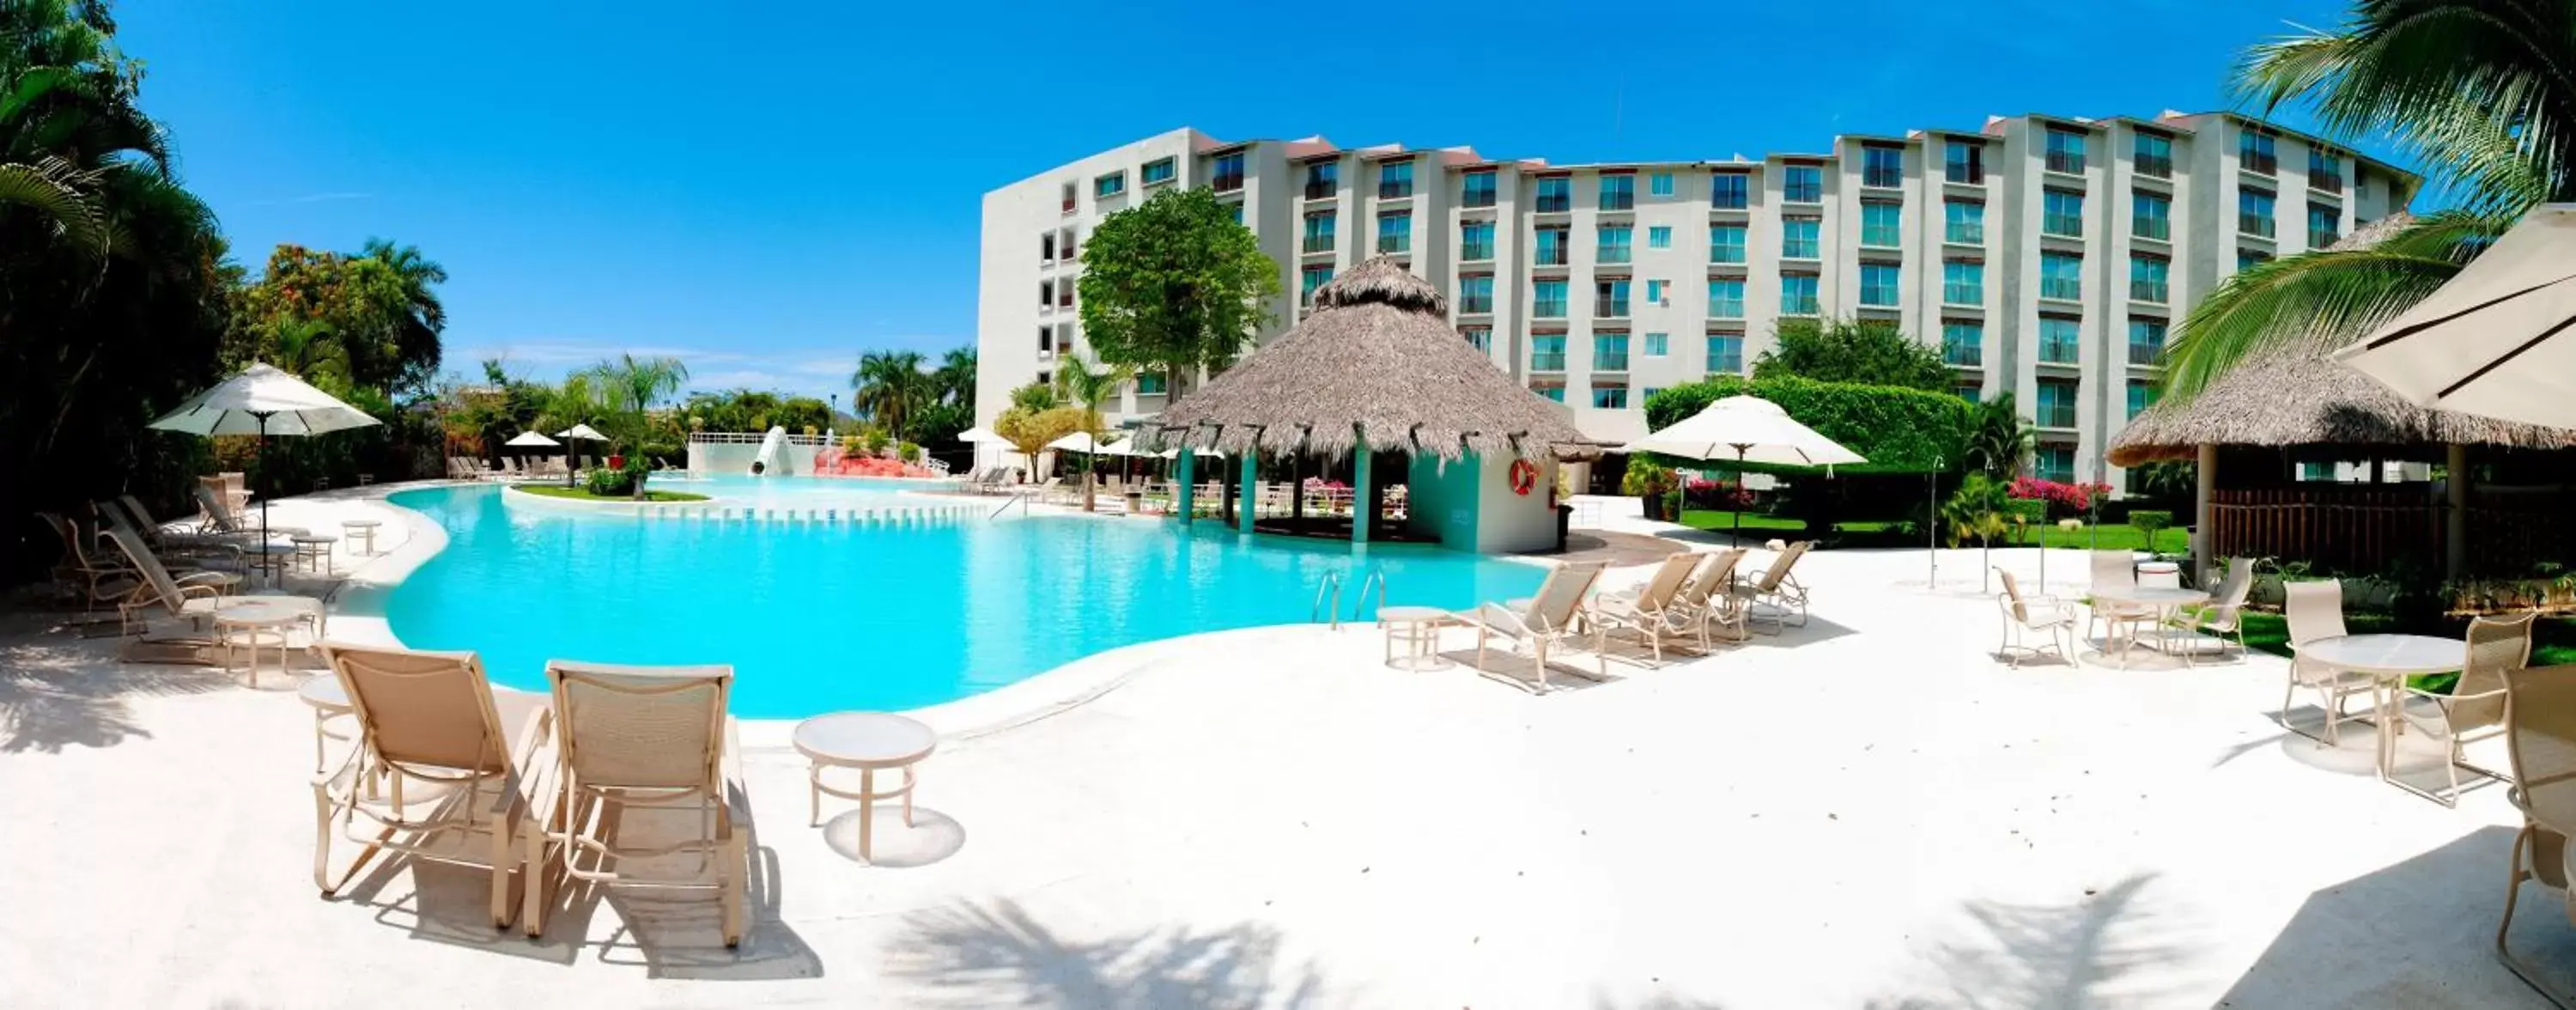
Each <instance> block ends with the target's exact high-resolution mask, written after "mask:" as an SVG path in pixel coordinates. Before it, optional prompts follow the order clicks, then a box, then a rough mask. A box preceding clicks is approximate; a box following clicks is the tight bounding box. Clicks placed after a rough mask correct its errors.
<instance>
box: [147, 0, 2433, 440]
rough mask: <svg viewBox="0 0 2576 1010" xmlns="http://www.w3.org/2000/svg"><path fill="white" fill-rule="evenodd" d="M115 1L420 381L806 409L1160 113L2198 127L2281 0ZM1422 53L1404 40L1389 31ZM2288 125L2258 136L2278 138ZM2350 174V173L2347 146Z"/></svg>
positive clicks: (242, 189) (1777, 132)
mask: <svg viewBox="0 0 2576 1010" xmlns="http://www.w3.org/2000/svg"><path fill="white" fill-rule="evenodd" d="M1216 6H1218V5H1169V6H1167V7H1159V8H1158V7H1157V6H1156V5H1152V4H1130V5H1123V6H1118V7H1112V8H1095V7H1077V6H1074V5H1047V6H1041V7H1030V8H1018V7H1008V6H981V5H973V4H950V3H940V4H908V3H907V4H846V3H819V2H797V0H772V2H770V3H766V4H758V5H748V6H743V7H741V8H738V10H739V11H740V12H741V13H737V12H736V10H737V9H734V8H730V7H729V6H728V5H721V4H708V3H703V2H701V3H693V4H678V3H667V2H663V0H625V2H620V3H591V2H561V3H526V2H519V3H509V4H503V3H485V2H475V0H441V2H438V3H400V4H396V3H350V2H347V0H332V2H308V0H122V2H121V3H120V4H119V5H118V8H117V12H118V18H119V21H120V25H121V32H120V37H121V40H122V42H123V44H124V46H125V48H126V50H127V51H128V52H129V53H130V54H132V55H135V56H138V57H141V58H142V59H144V60H145V61H146V63H147V65H148V67H149V73H150V76H149V77H148V78H147V80H146V82H145V86H144V87H145V91H144V99H145V105H146V108H147V109H148V110H149V111H150V112H151V113H152V114H153V115H155V116H156V117H158V118H160V119H161V120H162V121H163V122H164V123H166V124H167V125H168V126H169V127H170V129H171V130H172V132H173V133H174V134H175V138H176V142H177V145H178V150H179V152H180V156H181V166H180V167H181V170H182V171H183V172H184V173H185V175H186V177H187V179H188V182H189V183H190V185H191V186H193V187H194V188H195V189H196V191H197V192H199V193H200V194H202V195H204V196H205V197H206V198H207V199H208V200H209V201H211V202H212V203H213V205H214V207H215V210H216V212H217V213H218V214H220V215H221V216H222V218H223V223H224V227H225V230H226V232H227V233H228V234H229V235H230V236H231V237H232V240H233V244H234V250H235V253H236V255H238V256H239V257H240V258H241V259H243V260H244V261H245V262H246V263H248V264H250V265H252V266H253V267H254V268H256V266H257V265H258V264H259V263H260V262H262V261H264V260H265V259H266V256H267V251H268V249H269V248H270V247H271V246H273V245H275V244H276V243H279V242H298V243H302V244H306V245H312V246H319V247H324V248H335V249H352V248H355V247H356V246H357V245H358V243H359V242H360V241H362V240H364V239H365V238H367V237H368V236H371V235H373V236H385V237H389V238H394V239H397V240H399V241H403V242H409V243H412V244H415V245H418V246H420V247H421V248H422V250H423V251H425V252H427V253H428V254H429V255H430V256H431V257H432V258H434V259H436V260H438V261H440V262H442V263H444V264H445V265H446V266H447V268H448V270H449V271H450V272H451V273H452V274H453V280H452V281H451V282H450V283H449V284H448V285H447V286H446V288H445V297H446V301H447V306H448V310H449V328H448V333H447V354H448V359H449V363H450V367H453V368H463V369H467V370H469V371H470V370H471V369H472V368H473V362H474V361H475V360H476V359H479V358H483V357H488V356H494V355H500V356H505V357H506V358H508V359H509V361H510V362H511V364H512V367H513V368H514V369H515V370H518V371H521V372H524V373H528V374H532V375H539V376H548V377H550V376H552V375H556V374H560V373H561V372H562V371H563V370H564V369H565V368H567V367H573V366H579V365H583V364H588V363H590V362H592V361H595V360H597V359H599V358H600V357H602V356H603V355H606V354H608V353H612V352H614V351H618V350H627V349H633V350H638V351H651V352H655V353H672V354H678V355H681V356H682V357H683V358H684V359H685V360H687V361H688V363H689V365H690V367H691V369H692V371H693V372H694V373H695V374H694V381H693V382H692V383H691V385H692V387H696V388H708V387H724V386H735V385H750V386H760V387H776V388H785V389H793V390H798V391H803V392H810V393H815V394H818V395H819V394H822V393H827V392H834V391H840V390H842V389H843V388H844V384H845V382H846V379H847V376H848V374H849V372H850V370H851V367H852V365H853V364H854V362H855V359H856V357H857V355H858V352H859V351H861V350H863V349H868V348H883V347H896V348H913V349H918V350H922V351H924V352H927V353H930V354H932V355H934V356H935V355H936V353H937V352H938V351H940V350H942V349H945V348H947V347H951V346H959V345H965V344H970V343H972V341H973V338H974V332H975V287H976V251H977V243H978V227H979V225H978V215H979V209H980V201H981V197H982V194H983V193H984V192H985V191H986V190H989V189H993V188H995V187H998V186H1001V185H1004V184H1007V183H1010V182H1012V181H1015V180H1018V179H1022V178H1025V177H1028V176H1030V175H1034V174H1036V173H1038V172H1040V171H1043V170H1045V169H1047V168H1050V167H1052V166H1054V165H1057V164H1061V163H1063V162H1065V161H1068V160H1071V159H1073V158H1075V157H1079V156H1081V155H1084V154H1088V153H1091V152H1094V151H1097V150H1100V149H1103V148H1106V147H1109V146H1112V145H1115V144H1118V143H1121V142H1125V141H1129V140H1134V139H1137V138H1139V137H1143V136H1146V135H1149V134H1152V133H1157V132H1161V131H1164V130H1168V129H1172V128H1174V127H1178V126H1185V125H1186V126H1195V127H1198V128H1199V129H1202V130H1205V131H1207V132H1209V133H1212V134H1215V135H1216V136H1219V137H1224V138H1228V139H1238V138H1250V137H1301V136H1306V135H1308V134H1314V133H1321V134H1323V135H1325V136H1327V137H1330V138H1332V139H1333V140H1335V141H1337V142H1339V143H1342V144H1344V145H1351V146H1356V145H1361V144H1375V143H1384V142H1389V141H1393V142H1400V143H1404V144H1407V145H1411V146H1416V147H1439V146H1447V145H1452V144H1470V145H1473V146H1475V147H1476V148H1477V149H1478V150H1480V151H1483V152H1485V153H1486V154H1488V155H1494V156H1507V157H1526V156H1536V157H1544V158H1547V159H1549V160H1551V161H1558V162H1591V161H1615V160H1622V159H1642V158H1702V157H1709V158H1716V157H1727V156H1731V155H1734V154H1737V153H1743V154H1753V155H1758V154H1760V153H1762V152H1765V151H1773V150H1795V151H1814V150H1821V149H1823V148H1824V147H1825V146H1826V143H1827V141H1828V140H1829V138H1831V137H1832V136H1833V135H1834V134H1836V133H1839V132H1855V133H1895V132H1900V131H1903V130H1906V129H1909V128H1920V127H1926V126H1950V127H1962V126H1965V127H1974V126H1976V125H1978V124H1980V123H1982V122H1983V121H1984V117H1985V116H1986V115H1988V114H1990V113H2017V112H2033V111H2045V112H2053V113H2061V114H2070V115H2096V116H2101V115H2117V114H2129V115H2142V116H2151V115H2154V114H2155V113H2157V112H2158V111H2160V110H2163V109H2167V108H2173V109H2183V110H2186V111H2200V110H2205V109H2210V108H2218V107H2222V106H2223V105H2224V104H2225V93H2224V85H2225V78H2226V73H2227V69H2228V67H2229V66H2230V64H2231V63H2232V61H2233V60H2234V59H2235V57H2236V55H2237V54H2238V53H2239V52H2240V51H2241V50H2242V49H2243V48H2244V47H2245V46H2246V45H2248V44H2251V43H2253V42H2256V41H2259V40H2261V39H2264V38H2267V37H2271V36H2277V35H2280V34H2283V33H2285V32H2289V31H2292V30H2294V28H2293V25H2294V23H2295V24H2305V25H2316V26H2325V25H2331V24H2333V23H2335V22H2336V21H2338V20H2339V19H2340V17H2341V12H2342V10H2343V5H2341V4H2337V3H2323V2H2313V0H2256V2H2252V3H2248V2H2245V0H2224V2H2214V0H2128V2H2124V3H2118V4H2091V3H2066V2H2063V0H2059V2H2031V0H1981V2H1975V3H1964V2H1963V3H1951V4H1922V3H1881V2H1845V3H1835V4H1816V3H1793V4H1758V5H1756V4H1733V3H1729V4H1712V5H1706V6H1704V7H1699V6H1694V5H1689V4H1645V5H1610V6H1601V5H1589V4H1586V5H1565V6H1552V5H1551V6H1539V5H1523V4H1516V3H1510V2H1491V3H1486V4H1479V5H1422V6H1420V7H1418V8H1413V7H1406V6H1398V5H1392V4H1389V5H1379V6H1370V7H1329V8H1317V10H1319V11H1321V12H1323V13H1321V14H1320V15H1319V16H1318V19H1317V20H1316V21H1315V22H1313V23H1311V24H1292V23H1287V22H1283V21H1280V20H1278V19H1279V18H1280V17H1281V16H1283V15H1284V14H1285V13H1286V12H1288V11H1291V10H1294V9H1295V8H1294V7H1293V6H1292V7H1282V6H1278V5H1263V6H1260V7H1257V8H1256V7H1247V8H1245V9H1242V10H1218V9H1213V8H1214V7H1216ZM1426 39H1437V40H1440V41H1437V42H1426V41H1423V40H1426ZM2285 121H2287V122H2291V123H2293V124H2294V125H2295V123H2296V120H2295V118H2289V119H2285ZM2382 153H2383V154H2384V152H2382Z"/></svg>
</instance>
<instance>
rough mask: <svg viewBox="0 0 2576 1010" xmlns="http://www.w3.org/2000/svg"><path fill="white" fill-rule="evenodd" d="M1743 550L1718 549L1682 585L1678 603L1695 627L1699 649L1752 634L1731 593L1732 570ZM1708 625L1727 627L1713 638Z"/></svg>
mask: <svg viewBox="0 0 2576 1010" xmlns="http://www.w3.org/2000/svg"><path fill="white" fill-rule="evenodd" d="M1746 553H1747V551H1746V550H1745V548H1742V547H1729V548H1726V549H1724V550H1721V551H1718V552H1717V553H1715V554H1712V555H1710V556H1709V560H1708V563H1707V564H1705V565H1702V566H1700V569H1699V571H1698V572H1696V573H1694V574H1693V575H1692V576H1691V580H1690V581H1689V582H1685V583H1683V584H1682V592H1681V598H1680V600H1679V601H1678V603H1679V605H1680V606H1681V607H1683V608H1685V609H1686V610H1688V612H1689V613H1690V614H1691V615H1692V617H1693V618H1694V620H1693V622H1692V623H1694V624H1697V625H1698V626H1699V647H1700V651H1701V652H1706V651H1708V648H1709V645H1710V643H1711V642H1713V641H1723V642H1726V643H1729V644H1735V643H1740V642H1743V641H1744V640H1745V639H1747V638H1750V637H1752V632H1751V630H1750V629H1749V628H1747V627H1746V626H1745V613H1746V610H1745V608H1744V607H1743V606H1741V605H1740V604H1739V603H1738V601H1737V600H1736V599H1735V593H1734V592H1733V590H1734V588H1735V570H1736V568H1737V567H1739V566H1741V565H1743V563H1744V555H1745V554H1746ZM1712 627H1717V628H1726V629H1730V630H1729V631H1728V633H1727V634H1725V635H1722V636H1718V637H1716V638H1714V639H1713V638H1711V637H1710V635H1709V633H1708V632H1709V629H1710V628H1712Z"/></svg>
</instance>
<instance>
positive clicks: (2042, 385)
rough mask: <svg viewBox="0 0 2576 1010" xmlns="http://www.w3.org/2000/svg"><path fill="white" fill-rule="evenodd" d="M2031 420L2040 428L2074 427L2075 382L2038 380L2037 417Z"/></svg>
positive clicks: (2068, 380)
mask: <svg viewBox="0 0 2576 1010" xmlns="http://www.w3.org/2000/svg"><path fill="white" fill-rule="evenodd" d="M2033 420H2035V421H2037V422H2039V426H2040V427H2042V428H2072V427H2075V380H2073V379H2041V380H2039V416H2038V417H2036V418H2033Z"/></svg>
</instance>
